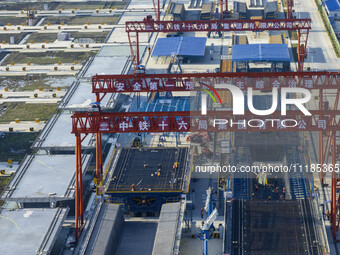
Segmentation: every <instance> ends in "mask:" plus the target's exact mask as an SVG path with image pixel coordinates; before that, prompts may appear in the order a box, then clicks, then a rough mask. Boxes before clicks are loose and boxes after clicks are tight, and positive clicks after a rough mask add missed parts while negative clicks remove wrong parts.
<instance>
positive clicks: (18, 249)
mask: <svg viewBox="0 0 340 255" xmlns="http://www.w3.org/2000/svg"><path fill="white" fill-rule="evenodd" d="M67 211H68V209H61V208H56V209H20V210H14V211H7V210H3V211H1V217H0V226H1V231H0V240H1V241H0V244H1V245H0V254H6V255H17V254H20V255H32V254H49V253H50V252H51V249H52V247H53V245H54V242H55V238H54V237H55V236H56V235H57V234H58V232H59V230H60V228H61V225H62V223H63V221H64V218H65V215H66V214H67Z"/></svg>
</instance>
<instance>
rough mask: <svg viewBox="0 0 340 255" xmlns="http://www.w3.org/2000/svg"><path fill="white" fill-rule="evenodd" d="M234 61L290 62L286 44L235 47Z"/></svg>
mask: <svg viewBox="0 0 340 255" xmlns="http://www.w3.org/2000/svg"><path fill="white" fill-rule="evenodd" d="M232 59H233V61H290V57H289V51H288V46H287V45H286V44H241V45H233V56H232Z"/></svg>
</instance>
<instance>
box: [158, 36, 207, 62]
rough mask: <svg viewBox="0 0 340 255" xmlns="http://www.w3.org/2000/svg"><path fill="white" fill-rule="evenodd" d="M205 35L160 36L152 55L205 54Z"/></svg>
mask: <svg viewBox="0 0 340 255" xmlns="http://www.w3.org/2000/svg"><path fill="white" fill-rule="evenodd" d="M206 42H207V38H205V37H169V38H159V39H158V40H157V43H156V46H155V48H154V50H153V52H152V56H153V57H155V56H171V55H172V54H175V55H178V56H204V51H205V44H206Z"/></svg>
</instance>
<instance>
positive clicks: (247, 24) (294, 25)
mask: <svg viewBox="0 0 340 255" xmlns="http://www.w3.org/2000/svg"><path fill="white" fill-rule="evenodd" d="M311 22H312V21H311V19H270V20H266V19H262V20H180V21H155V20H153V19H150V18H145V19H144V20H143V21H127V22H126V24H125V30H126V32H127V34H128V38H129V44H130V50H131V57H132V63H133V65H134V67H135V68H136V66H138V65H139V64H140V62H139V61H140V54H139V34H140V33H153V32H155V33H157V32H161V33H169V32H204V31H206V32H230V31H232V32H236V31H280V30H288V31H297V37H298V46H297V54H298V70H299V71H302V70H303V63H304V59H305V56H306V49H307V42H308V35H309V30H310V29H311Z"/></svg>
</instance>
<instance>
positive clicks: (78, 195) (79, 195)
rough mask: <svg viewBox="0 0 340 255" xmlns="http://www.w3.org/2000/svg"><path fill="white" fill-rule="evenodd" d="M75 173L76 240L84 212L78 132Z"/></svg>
mask: <svg viewBox="0 0 340 255" xmlns="http://www.w3.org/2000/svg"><path fill="white" fill-rule="evenodd" d="M75 154H76V174H75V181H76V187H75V230H76V239H77V240H78V238H79V236H80V233H81V228H82V226H83V224H84V214H83V211H84V209H83V179H82V158H81V138H80V134H76V145H75Z"/></svg>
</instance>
